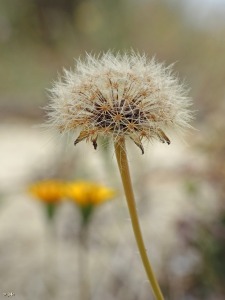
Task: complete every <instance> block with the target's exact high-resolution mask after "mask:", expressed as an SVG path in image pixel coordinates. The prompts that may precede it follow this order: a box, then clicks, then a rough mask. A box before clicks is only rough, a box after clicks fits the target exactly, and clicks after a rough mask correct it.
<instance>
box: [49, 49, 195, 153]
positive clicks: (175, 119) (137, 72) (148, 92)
mask: <svg viewBox="0 0 225 300" xmlns="http://www.w3.org/2000/svg"><path fill="white" fill-rule="evenodd" d="M189 106H190V100H189V99H188V97H187V95H186V91H185V88H184V87H183V85H182V84H180V83H179V81H178V79H177V78H176V77H175V76H174V75H173V74H172V68H171V66H169V67H165V66H164V65H163V64H160V63H157V62H156V61H155V59H151V60H148V59H147V58H146V57H145V56H144V55H139V54H135V53H133V52H132V53H131V54H130V55H128V54H124V55H120V54H117V55H115V56H114V55H113V54H112V53H110V52H107V53H105V54H103V55H102V56H101V57H99V58H95V57H94V56H91V55H87V57H86V60H85V61H84V62H81V61H78V62H77V64H76V67H75V70H74V71H66V70H65V71H64V77H63V78H62V79H60V80H59V81H58V82H56V83H55V84H54V87H53V88H52V90H51V102H50V104H49V106H48V107H47V111H48V125H49V126H51V127H54V128H57V129H58V130H59V131H60V132H61V133H64V132H69V131H70V132H71V131H74V130H76V129H78V130H80V134H79V136H78V137H77V138H76V139H75V142H74V144H75V145H76V144H78V143H79V142H81V141H83V140H87V141H91V142H92V143H93V146H94V148H95V149H96V148H97V140H98V137H99V136H104V137H111V138H112V139H113V141H114V142H117V141H120V139H121V138H122V139H123V138H127V137H129V138H130V139H131V140H133V142H134V143H135V144H136V145H137V146H138V147H139V148H140V149H141V151H142V153H144V148H143V145H142V140H143V139H146V140H152V139H157V140H159V141H161V142H162V143H167V144H170V139H169V137H168V136H167V133H166V132H167V131H168V130H169V129H170V128H174V129H185V128H187V127H190V125H189V122H190V120H191V119H192V117H191V113H190V110H189Z"/></svg>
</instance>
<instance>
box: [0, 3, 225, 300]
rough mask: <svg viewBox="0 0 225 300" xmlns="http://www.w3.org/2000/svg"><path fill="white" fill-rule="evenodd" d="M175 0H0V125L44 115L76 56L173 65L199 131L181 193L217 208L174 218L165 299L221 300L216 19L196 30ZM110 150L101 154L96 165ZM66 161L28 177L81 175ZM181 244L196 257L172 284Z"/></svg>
mask: <svg viewBox="0 0 225 300" xmlns="http://www.w3.org/2000/svg"><path fill="white" fill-rule="evenodd" d="M182 3H183V1H166V0H158V1H156V0H155V1H154V0H152V1H144V0H142V1H138V0H113V1H112V0H67V1H60V0H7V1H4V0H0V117H1V120H2V122H4V121H6V122H7V120H8V122H11V120H12V119H16V120H17V119H19V120H22V121H24V122H26V121H27V120H30V121H31V122H34V123H37V120H38V122H41V121H42V120H43V119H44V116H43V111H42V110H41V109H40V108H39V107H41V106H43V105H45V103H46V101H47V90H46V89H47V88H50V87H51V85H52V82H53V81H54V80H55V79H56V78H57V73H61V70H62V68H63V67H65V68H70V67H72V66H73V63H74V59H77V58H79V57H80V56H81V57H82V55H83V54H84V53H85V52H91V53H96V54H98V53H99V52H102V51H107V50H108V49H113V50H114V51H129V50H130V49H134V50H138V51H140V52H145V53H146V54H147V55H148V56H150V57H151V56H154V55H155V56H156V59H157V60H159V61H165V62H166V63H167V64H170V63H173V62H175V65H174V69H175V71H176V72H179V74H180V77H181V78H185V82H186V83H187V85H188V86H189V87H190V96H191V97H192V98H193V99H194V108H193V109H194V110H195V111H196V112H195V115H196V120H195V124H193V126H194V127H196V128H197V129H198V130H199V131H196V132H195V133H194V134H192V137H191V138H190V139H191V144H192V149H191V151H193V152H195V153H198V154H199V153H200V155H199V156H201V157H202V158H203V161H204V166H202V161H201V159H199V156H197V158H196V157H194V158H193V159H194V160H195V161H194V162H193V164H192V165H190V166H189V165H188V166H184V170H183V171H184V173H185V175H183V174H182V175H183V177H184V178H183V181H184V186H185V188H184V197H187V198H188V199H189V200H190V201H193V203H195V204H193V205H196V207H195V208H196V211H201V209H202V207H200V208H199V207H198V199H199V198H201V197H202V198H204V197H205V194H204V192H202V190H204V189H205V187H207V188H208V187H209V188H210V189H212V190H213V195H214V198H213V199H212V201H214V199H216V203H217V206H218V207H217V212H216V213H213V214H212V216H211V218H209V216H206V218H205V219H203V218H202V219H201V218H200V219H199V218H198V216H190V215H188V214H186V215H184V216H181V219H180V220H178V221H177V223H176V224H175V225H176V226H175V227H176V229H177V235H178V238H179V242H180V244H179V247H180V248H179V249H178V250H177V251H174V253H169V254H167V255H168V261H167V262H165V264H164V265H163V271H164V273H165V276H164V277H163V276H162V277H163V278H162V282H163V284H164V289H165V291H166V292H167V294H168V295H171V298H168V299H173V300H174V299H175V300H176V299H177V300H178V299H179V300H180V299H185V300H186V299H192V300H195V299H206V300H214V299H216V300H219V299H224V297H225V290H224V284H225V260H224V253H225V205H224V199H225V141H224V131H225V124H224V110H225V101H224V100H225V84H224V82H225V68H224V66H225V55H224V53H225V25H224V24H220V26H215V27H213V28H211V29H210V30H209V28H208V27H207V28H205V30H204V26H203V27H201V28H200V27H198V26H195V24H194V21H193V18H192V16H191V15H190V16H189V20H188V19H187V18H188V17H187V15H186V16H184V14H183V13H182V10H183V9H184V8H183V7H182V6H183V4H182ZM224 6H225V3H224ZM198 9H200V6H198ZM192 13H193V14H195V15H197V14H198V11H195V10H193V12H192ZM190 14H191V12H190ZM205 22H207V19H206V20H205ZM215 22H216V20H215ZM59 148H60V146H59ZM110 155H111V153H110V154H109V152H108V150H106V151H105V161H107V160H109V159H108V157H109V156H110ZM67 157H69V158H67V159H65V152H64V150H62V149H59V150H58V152H57V153H55V159H53V160H52V161H51V162H49V165H48V166H47V168H48V169H49V170H48V171H47V170H45V171H46V173H45V174H44V175H43V174H39V173H38V171H37V174H36V173H35V174H33V178H34V179H39V178H40V179H42V178H43V177H51V176H52V175H55V176H56V177H57V175H59V174H61V175H62V177H63V178H70V177H72V176H73V175H74V173H76V175H77V174H78V173H79V174H82V175H85V174H87V171H86V170H85V168H84V167H83V165H82V166H80V165H79V163H78V159H77V160H75V159H74V156H72V155H71V154H68V156H67ZM104 163H105V162H103V164H104ZM74 169H76V172H75V171H73V170H74ZM109 169H111V166H110V168H109ZM51 172H52V173H51ZM82 172H83V173H82ZM53 173H54V174H53ZM31 177H32V176H31ZM1 198H2V197H1ZM203 214H204V213H203ZM189 250H190V253H192V254H191V255H192V256H191V258H190V261H192V258H193V257H194V259H195V258H196V257H197V260H196V261H197V262H195V264H194V268H193V269H191V270H188V271H187V273H185V274H183V275H182V276H183V277H182V276H180V277H179V280H177V281H176V278H175V279H171V278H170V274H171V269H170V268H171V267H170V266H169V263H170V261H173V260H174V259H175V258H174V257H175V256H176V255H177V256H178V254H179V255H180V256H179V257H181V258H182V259H183V256H186V254H187V251H189ZM179 251H180V252H179ZM188 253H189V252H188ZM182 255H183V256H182ZM199 257H200V258H199ZM190 261H188V264H190V265H191V263H190ZM179 266H180V265H179ZM119 275H120V274H119ZM119 275H118V277H117V278H115V282H114V283H112V285H113V284H115V287H118V286H123V287H124V284H123V281H122V280H123V278H124V277H123V276H122V275H121V276H119ZM125 275H126V272H125ZM115 277H116V276H115ZM121 278H122V279H121ZM116 280H117V281H118V282H117V281H116ZM177 286H179V288H177ZM112 288H113V287H112ZM113 290H114V291H115V290H116V288H114V289H113ZM118 293H119V292H118ZM134 297H135V296H134ZM121 298H122V296H121ZM118 299H120V298H118ZM130 299H131V298H130ZM130 299H129V300H130ZM132 299H133V298H132ZM134 299H138V298H134ZM143 299H144V298H143ZM146 299H147V298H146Z"/></svg>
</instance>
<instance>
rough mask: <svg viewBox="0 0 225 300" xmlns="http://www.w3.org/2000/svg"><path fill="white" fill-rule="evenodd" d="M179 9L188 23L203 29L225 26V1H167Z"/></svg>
mask: <svg viewBox="0 0 225 300" xmlns="http://www.w3.org/2000/svg"><path fill="white" fill-rule="evenodd" d="M167 1H168V4H169V5H174V6H175V7H177V8H179V9H180V10H181V11H182V13H183V16H184V18H185V19H186V21H187V22H188V23H189V24H191V25H193V26H197V27H199V28H201V29H217V28H220V27H224V26H225V0H167Z"/></svg>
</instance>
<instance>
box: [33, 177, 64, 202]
mask: <svg viewBox="0 0 225 300" xmlns="http://www.w3.org/2000/svg"><path fill="white" fill-rule="evenodd" d="M64 188H65V184H64V183H63V182H62V181H59V180H43V181H39V182H36V183H34V184H32V185H30V186H29V188H28V192H29V193H30V194H31V195H32V196H34V197H35V198H38V199H39V200H41V201H42V202H44V203H52V204H53V203H57V202H60V201H61V200H62V198H63V197H64Z"/></svg>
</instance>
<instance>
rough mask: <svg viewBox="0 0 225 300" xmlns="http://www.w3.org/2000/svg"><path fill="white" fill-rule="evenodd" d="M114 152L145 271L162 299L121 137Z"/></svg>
mask: <svg viewBox="0 0 225 300" xmlns="http://www.w3.org/2000/svg"><path fill="white" fill-rule="evenodd" d="M115 152H116V158H117V163H118V167H119V170H120V175H121V179H122V182H123V188H124V192H125V195H126V200H127V205H128V209H129V213H130V217H131V223H132V227H133V231H134V235H135V239H136V242H137V246H138V249H139V252H140V255H141V259H142V263H143V266H144V268H145V271H146V273H147V276H148V279H149V282H150V284H151V287H152V290H153V292H154V294H155V298H156V299H157V300H164V298H163V295H162V292H161V290H160V287H159V285H158V282H157V280H156V278H155V275H154V273H153V270H152V267H151V263H150V261H149V259H148V256H147V253H146V248H145V244H144V240H143V237H142V233H141V228H140V225H139V220H138V215H137V210H136V205H135V198H134V193H133V189H132V183H131V178H130V171H129V165H128V160H127V155H126V147H125V140H124V139H121V140H120V141H118V142H116V143H115Z"/></svg>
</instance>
